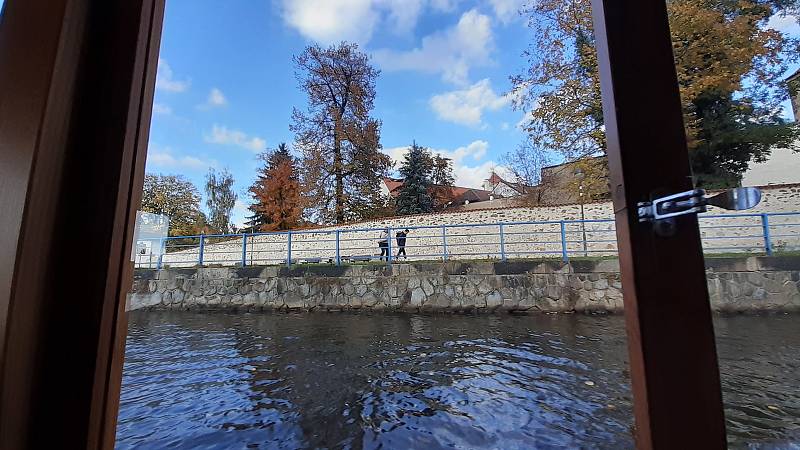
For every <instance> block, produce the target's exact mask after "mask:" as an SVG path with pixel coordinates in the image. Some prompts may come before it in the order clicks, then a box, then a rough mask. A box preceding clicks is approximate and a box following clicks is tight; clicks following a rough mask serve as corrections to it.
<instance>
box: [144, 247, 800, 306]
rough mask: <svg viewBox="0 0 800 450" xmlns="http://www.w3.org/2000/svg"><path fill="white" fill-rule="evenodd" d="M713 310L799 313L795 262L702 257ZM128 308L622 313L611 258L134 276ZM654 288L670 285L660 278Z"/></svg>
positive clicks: (798, 264)
mask: <svg viewBox="0 0 800 450" xmlns="http://www.w3.org/2000/svg"><path fill="white" fill-rule="evenodd" d="M706 275H707V280H708V289H709V294H710V298H711V306H712V309H713V310H714V311H716V312H734V313H735V312H765V311H771V312H797V311H800V257H797V256H785V257H732V258H708V259H707V260H706ZM134 278H135V279H134V284H133V288H132V290H131V293H130V295H129V298H128V308H129V309H131V310H135V309H179V310H230V311H238V310H243V311H248V310H252V311H257V310H322V311H342V310H375V311H407V312H425V311H431V312H433V311H437V312H454V313H457V312H470V313H493V312H516V313H537V312H538V313H549V312H562V313H567V312H582V313H619V312H621V311H622V308H623V303H622V284H621V281H620V273H619V262H618V261H617V260H616V259H600V260H591V259H583V260H581V259H574V260H571V261H570V262H569V263H563V262H561V261H558V260H546V261H530V260H526V261H508V262H455V261H452V262H426V263H421V262H412V263H408V264H395V265H392V266H387V265H382V264H367V265H353V266H333V265H308V266H293V267H292V268H286V267H282V266H267V267H239V268H231V267H225V268H222V267H219V268H183V269H164V270H137V271H136V273H135V277H134ZM664 282H680V280H669V279H666V278H665V280H664Z"/></svg>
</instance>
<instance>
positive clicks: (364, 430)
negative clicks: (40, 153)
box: [117, 312, 800, 449]
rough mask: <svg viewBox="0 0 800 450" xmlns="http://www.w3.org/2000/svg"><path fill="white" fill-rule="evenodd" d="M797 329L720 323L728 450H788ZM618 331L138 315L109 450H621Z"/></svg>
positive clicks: (605, 320)
mask: <svg viewBox="0 0 800 450" xmlns="http://www.w3.org/2000/svg"><path fill="white" fill-rule="evenodd" d="M797 323H798V319H797V318H793V317H735V318H720V319H718V320H717V323H716V325H717V334H718V351H719V355H720V359H721V362H720V367H721V372H722V374H723V379H722V382H723V389H724V398H725V402H726V414H727V419H728V430H729V434H730V441H731V446H732V447H733V448H737V447H738V448H760V446H763V447H764V448H798V445H797V442H800V394H798V390H797V386H798V385H800V363H799V362H798V355H799V354H800V352H798V350H799V349H800V335H799V334H798V333H796V330H797ZM623 326H624V324H623V321H622V318H620V317H585V316H541V317H497V316H488V317H458V316H406V315H374V316H370V315H348V314H341V315H332V314H330V315H329V314H310V315H302V314H297V315H295V314H275V315H268V314H266V315H258V314H239V315H232V314H198V313H159V312H147V313H134V314H132V317H131V320H130V329H129V334H128V341H127V350H126V360H125V367H124V374H123V385H122V396H121V403H120V415H119V422H118V428H117V439H118V440H117V447H118V448H121V449H127V448H143V447H144V448H186V449H189V448H192V449H196V448H368V449H372V448H374V449H377V448H383V449H387V448H389V449H392V448H427V449H435V448H470V449H471V448H503V449H515V448H526V449H527V448H543V449H547V448H564V447H570V448H615V449H616V448H630V447H632V445H633V442H632V438H631V433H630V429H631V425H632V410H631V397H630V388H629V380H628V375H627V355H626V348H625V334H624V329H623Z"/></svg>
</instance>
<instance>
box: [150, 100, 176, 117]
mask: <svg viewBox="0 0 800 450" xmlns="http://www.w3.org/2000/svg"><path fill="white" fill-rule="evenodd" d="M153 114H163V115H165V116H166V115H169V114H172V108H170V107H169V105H165V104H163V103H153Z"/></svg>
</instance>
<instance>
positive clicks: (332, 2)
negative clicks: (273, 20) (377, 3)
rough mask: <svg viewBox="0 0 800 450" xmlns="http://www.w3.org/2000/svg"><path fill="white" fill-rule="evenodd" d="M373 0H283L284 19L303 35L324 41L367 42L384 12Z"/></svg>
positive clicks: (328, 42)
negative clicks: (380, 11)
mask: <svg viewBox="0 0 800 450" xmlns="http://www.w3.org/2000/svg"><path fill="white" fill-rule="evenodd" d="M372 3H373V2H372V1H371V0H283V20H284V21H285V22H286V23H287V24H288V25H289V26H291V27H292V28H295V29H296V30H297V31H299V32H300V34H302V35H303V36H305V37H307V38H309V39H311V40H314V41H317V42H320V43H323V44H332V43H336V42H339V41H343V40H344V41H355V42H359V43H366V42H368V41H369V39H370V38H371V37H372V32H373V30H374V29H375V26H376V25H377V24H378V20H379V19H380V15H379V14H378V12H377V11H375V9H374V8H373V4H372Z"/></svg>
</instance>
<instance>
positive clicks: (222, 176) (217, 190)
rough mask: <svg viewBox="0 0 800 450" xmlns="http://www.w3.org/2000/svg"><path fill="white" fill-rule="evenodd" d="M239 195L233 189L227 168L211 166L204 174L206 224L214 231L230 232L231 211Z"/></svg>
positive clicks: (231, 178)
mask: <svg viewBox="0 0 800 450" xmlns="http://www.w3.org/2000/svg"><path fill="white" fill-rule="evenodd" d="M237 198H239V196H238V195H237V194H236V192H234V190H233V175H231V173H230V172H228V170H227V169H223V170H222V172H220V173H219V174H217V172H216V171H215V170H214V169H213V168H212V169H209V170H208V174H207V175H206V207H207V208H208V226H209V227H211V229H212V230H213V231H214V232H216V233H229V232H231V231H232V230H231V211H233V207H234V205H235V204H236V199H237Z"/></svg>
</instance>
